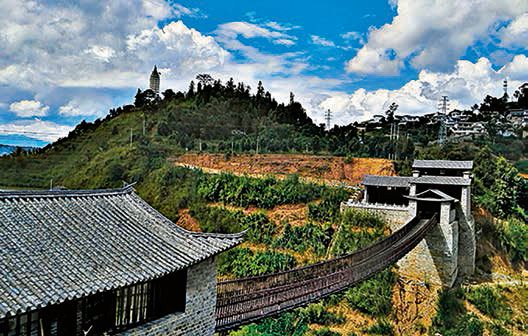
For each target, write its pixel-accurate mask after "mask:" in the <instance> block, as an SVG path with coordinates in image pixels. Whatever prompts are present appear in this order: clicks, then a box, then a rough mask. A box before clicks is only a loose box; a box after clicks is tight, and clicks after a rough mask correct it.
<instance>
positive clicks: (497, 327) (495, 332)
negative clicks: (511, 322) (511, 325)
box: [488, 322, 513, 336]
mask: <svg viewBox="0 0 528 336" xmlns="http://www.w3.org/2000/svg"><path fill="white" fill-rule="evenodd" d="M488 330H489V332H490V333H491V336H512V335H513V334H512V332H511V331H509V330H508V329H506V328H505V327H504V326H503V325H502V324H500V323H498V322H492V323H490V324H488Z"/></svg>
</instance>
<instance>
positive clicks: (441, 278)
mask: <svg viewBox="0 0 528 336" xmlns="http://www.w3.org/2000/svg"><path fill="white" fill-rule="evenodd" d="M438 221H439V223H438V224H437V225H435V226H434V227H433V228H432V229H431V231H429V232H428V233H427V235H426V236H425V239H423V240H422V241H421V242H420V243H419V244H418V245H417V246H416V247H415V248H414V249H413V250H412V251H411V252H409V253H408V254H407V255H406V256H405V257H403V258H402V259H400V260H399V261H398V266H399V268H400V270H399V273H400V274H402V275H404V276H407V277H410V278H413V279H418V280H421V281H423V282H427V283H431V284H435V285H443V286H448V287H451V286H452V285H453V284H454V282H455V280H456V278H457V275H458V257H459V255H458V239H459V232H458V231H459V230H458V221H457V220H455V218H454V217H453V212H452V211H451V208H450V206H449V203H443V204H442V209H441V212H440V218H438Z"/></svg>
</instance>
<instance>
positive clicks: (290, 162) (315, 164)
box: [173, 153, 396, 185]
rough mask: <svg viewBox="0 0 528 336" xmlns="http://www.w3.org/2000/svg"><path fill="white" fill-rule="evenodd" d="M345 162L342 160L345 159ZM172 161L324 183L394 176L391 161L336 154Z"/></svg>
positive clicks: (203, 157) (197, 156)
mask: <svg viewBox="0 0 528 336" xmlns="http://www.w3.org/2000/svg"><path fill="white" fill-rule="evenodd" d="M345 161H346V162H345ZM173 162H174V163H175V164H176V165H179V166H192V167H198V168H202V169H204V170H205V171H208V172H212V173H218V172H231V173H234V174H248V175H257V176H262V175H275V176H277V177H281V176H286V175H290V174H299V176H301V177H302V178H305V179H308V180H317V181H323V182H328V183H333V182H345V183H347V184H349V185H355V184H358V183H360V182H361V180H362V179H363V177H364V176H365V175H366V174H373V175H390V176H392V175H396V171H395V170H394V164H393V162H392V161H390V160H387V159H378V158H376V159H374V158H353V159H350V160H345V158H343V157H337V156H316V155H302V154H259V155H249V154H245V155H234V156H231V157H230V158H229V159H226V157H225V156H224V155H223V154H196V153H188V154H184V155H182V156H180V157H178V158H174V159H173Z"/></svg>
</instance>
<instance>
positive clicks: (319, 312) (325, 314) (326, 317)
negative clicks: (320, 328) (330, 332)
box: [300, 303, 345, 326]
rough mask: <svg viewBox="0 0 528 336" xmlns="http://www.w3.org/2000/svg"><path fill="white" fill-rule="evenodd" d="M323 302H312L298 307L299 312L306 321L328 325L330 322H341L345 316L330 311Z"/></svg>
mask: <svg viewBox="0 0 528 336" xmlns="http://www.w3.org/2000/svg"><path fill="white" fill-rule="evenodd" d="M327 308H328V307H327V306H326V305H324V304H323V303H313V304H311V305H308V307H306V308H301V309H300V314H301V315H302V316H304V318H305V319H306V322H307V323H317V324H320V325H324V326H328V325H331V324H342V323H344V322H345V318H344V317H343V316H341V315H337V314H334V313H331V312H329V311H328V310H327Z"/></svg>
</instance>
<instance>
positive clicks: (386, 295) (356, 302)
mask: <svg viewBox="0 0 528 336" xmlns="http://www.w3.org/2000/svg"><path fill="white" fill-rule="evenodd" d="M395 282H396V276H395V274H394V273H393V272H392V271H391V270H385V271H383V272H381V273H379V274H377V275H376V276H375V277H373V278H372V279H369V280H366V281H363V282H362V283H360V284H359V285H358V286H355V287H352V288H350V289H349V290H347V291H346V293H345V299H346V300H347V302H348V304H349V305H350V306H351V307H354V308H356V309H358V310H360V311H362V312H364V313H367V314H370V315H373V316H386V315H388V314H389V313H390V312H391V310H392V287H393V285H394V283H395Z"/></svg>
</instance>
